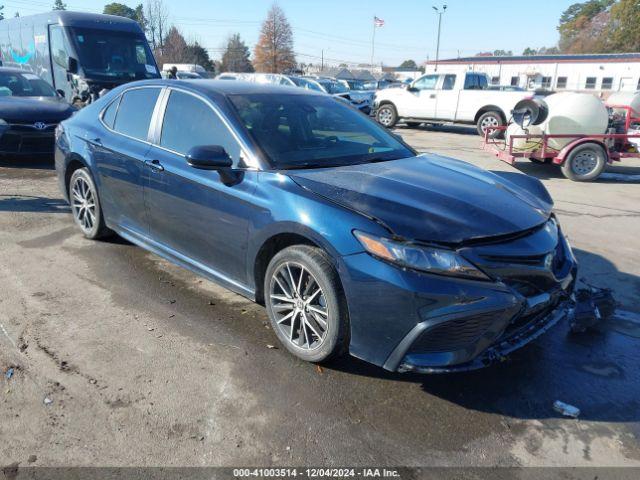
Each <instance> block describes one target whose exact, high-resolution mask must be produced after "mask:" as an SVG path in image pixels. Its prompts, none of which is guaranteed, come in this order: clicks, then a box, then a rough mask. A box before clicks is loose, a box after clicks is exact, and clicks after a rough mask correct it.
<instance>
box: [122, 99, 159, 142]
mask: <svg viewBox="0 0 640 480" xmlns="http://www.w3.org/2000/svg"><path fill="white" fill-rule="evenodd" d="M159 95H160V89H159V88H138V89H135V90H129V91H127V92H125V93H123V94H122V100H120V107H119V108H118V113H117V115H116V120H115V123H114V126H113V128H114V130H115V131H116V132H119V133H122V134H123V135H127V136H129V137H133V138H136V139H138V140H143V141H147V137H148V133H149V125H150V123H151V116H152V115H153V109H154V108H155V106H156V101H157V100H158V96H159Z"/></svg>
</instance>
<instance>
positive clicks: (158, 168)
mask: <svg viewBox="0 0 640 480" xmlns="http://www.w3.org/2000/svg"><path fill="white" fill-rule="evenodd" d="M144 164H145V165H146V166H147V167H149V168H150V169H151V170H153V171H154V172H162V171H164V167H163V166H162V164H161V163H160V160H145V161H144Z"/></svg>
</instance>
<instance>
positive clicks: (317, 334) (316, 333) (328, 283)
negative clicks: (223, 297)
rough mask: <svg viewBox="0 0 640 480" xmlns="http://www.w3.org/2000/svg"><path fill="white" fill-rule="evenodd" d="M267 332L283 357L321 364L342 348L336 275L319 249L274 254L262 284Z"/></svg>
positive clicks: (344, 329)
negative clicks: (270, 329) (270, 331)
mask: <svg viewBox="0 0 640 480" xmlns="http://www.w3.org/2000/svg"><path fill="white" fill-rule="evenodd" d="M264 292H265V305H266V307H267V314H268V315H269V320H270V321H271V326H272V327H273V330H274V332H276V335H277V336H278V339H279V340H280V342H281V343H282V344H283V345H284V346H285V348H286V349H287V350H289V352H291V353H292V354H294V355H295V356H296V357H298V358H300V359H302V360H305V361H307V362H324V361H326V360H329V359H330V358H332V357H335V356H338V355H341V354H342V353H344V352H345V351H346V349H347V346H348V337H349V317H348V313H347V306H346V299H345V297H344V293H343V291H342V286H341V283H340V279H339V277H338V272H337V271H336V269H335V268H334V267H333V265H332V263H331V261H330V260H329V258H328V256H327V255H326V254H325V253H324V252H323V251H322V250H320V249H319V248H316V247H311V246H308V245H295V246H292V247H288V248H285V249H284V250H282V251H280V252H279V253H277V254H276V255H275V256H274V257H273V259H272V260H271V262H269V266H268V267H267V272H266V275H265V280H264Z"/></svg>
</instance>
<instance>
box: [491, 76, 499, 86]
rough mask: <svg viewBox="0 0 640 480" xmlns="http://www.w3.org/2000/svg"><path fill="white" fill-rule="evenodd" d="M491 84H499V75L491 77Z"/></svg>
mask: <svg viewBox="0 0 640 480" xmlns="http://www.w3.org/2000/svg"><path fill="white" fill-rule="evenodd" d="M491 85H500V77H491Z"/></svg>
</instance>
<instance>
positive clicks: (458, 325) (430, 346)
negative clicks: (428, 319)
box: [408, 313, 495, 353]
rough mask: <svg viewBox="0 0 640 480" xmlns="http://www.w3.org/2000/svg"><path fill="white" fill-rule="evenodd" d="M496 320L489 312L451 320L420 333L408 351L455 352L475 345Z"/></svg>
mask: <svg viewBox="0 0 640 480" xmlns="http://www.w3.org/2000/svg"><path fill="white" fill-rule="evenodd" d="M494 321H495V314H494V313H488V314H483V315H478V316H475V317H472V318H464V319H461V320H451V321H448V322H443V323H441V324H439V325H436V326H435V327H432V328H430V329H428V330H426V331H425V332H423V333H422V335H420V337H418V339H417V340H416V341H415V342H414V343H413V345H412V346H411V348H410V350H409V352H408V353H435V352H453V351H456V350H461V349H463V348H466V347H468V346H470V345H473V344H474V343H475V342H476V341H477V340H478V339H479V338H480V337H481V336H482V335H484V334H485V333H486V332H487V330H489V328H490V327H491V325H492V324H493V322H494Z"/></svg>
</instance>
